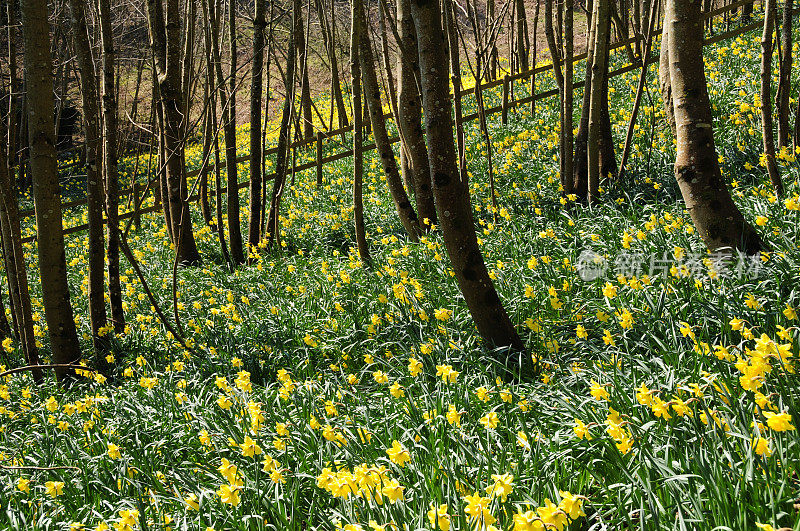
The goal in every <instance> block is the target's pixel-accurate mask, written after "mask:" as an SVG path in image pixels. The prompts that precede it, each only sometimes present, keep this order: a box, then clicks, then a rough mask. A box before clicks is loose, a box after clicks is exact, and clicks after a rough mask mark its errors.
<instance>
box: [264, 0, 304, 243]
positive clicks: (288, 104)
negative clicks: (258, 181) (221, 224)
mask: <svg viewBox="0 0 800 531" xmlns="http://www.w3.org/2000/svg"><path fill="white" fill-rule="evenodd" d="M293 9H294V10H298V9H300V0H294V1H293ZM296 21H297V17H296V16H293V17H292V26H294V24H295V23H296ZM295 35H296V32H295V31H294V28H292V31H291V32H290V33H289V50H288V52H287V54H286V57H287V60H286V72H285V73H284V78H283V85H284V87H286V98H285V99H284V100H283V113H282V114H281V128H280V132H279V134H278V147H277V149H278V153H277V155H276V156H275V180H274V181H273V183H272V196H271V199H270V206H269V214H268V215H267V237H268V242H269V244H270V245H272V244H274V243H278V244H279V243H280V226H279V223H278V222H279V220H280V205H281V197H282V195H283V188H284V185H285V183H286V168H287V160H286V157H287V155H288V153H287V150H288V148H289V140H290V136H291V128H292V123H291V118H292V107H293V105H292V102H293V101H294V85H295V84H294V75H295V59H296V56H297V47H296V46H295V40H294V39H295Z"/></svg>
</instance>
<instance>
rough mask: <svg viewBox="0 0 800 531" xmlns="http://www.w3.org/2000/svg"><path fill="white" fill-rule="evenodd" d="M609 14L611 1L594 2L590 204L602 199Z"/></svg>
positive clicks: (588, 163) (587, 152)
mask: <svg viewBox="0 0 800 531" xmlns="http://www.w3.org/2000/svg"><path fill="white" fill-rule="evenodd" d="M610 18H611V17H610V13H609V5H608V2H602V1H598V2H595V4H594V13H593V14H592V20H593V24H594V31H593V33H594V53H593V54H592V84H591V92H590V95H589V129H588V136H587V150H586V155H587V163H586V164H587V174H588V194H587V200H588V201H589V203H596V202H598V201H599V188H600V177H601V172H602V168H601V166H600V163H601V158H600V152H601V149H602V142H603V141H604V140H605V139H604V138H603V137H604V135H603V131H602V117H601V114H602V101H603V98H604V96H603V94H602V93H603V92H605V91H607V90H608V86H606V85H604V83H603V79H604V78H605V77H606V75H607V72H608V39H609V22H610Z"/></svg>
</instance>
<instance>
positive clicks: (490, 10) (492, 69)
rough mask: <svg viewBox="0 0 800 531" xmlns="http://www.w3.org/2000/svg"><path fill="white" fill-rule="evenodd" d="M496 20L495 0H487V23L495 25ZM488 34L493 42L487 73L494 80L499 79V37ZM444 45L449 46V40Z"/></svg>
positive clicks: (490, 43) (491, 43) (490, 48)
mask: <svg viewBox="0 0 800 531" xmlns="http://www.w3.org/2000/svg"><path fill="white" fill-rule="evenodd" d="M494 22H495V0H486V24H487V26H492V25H494ZM487 36H488V38H489V39H490V41H491V42H489V43H487V44H489V60H488V61H487V63H488V64H487V68H486V74H487V76H486V77H487V79H488V80H489V81H494V80H495V79H497V67H498V63H499V56H500V54H499V52H498V50H497V39H496V37H493V36H492V35H491V32H487ZM444 46H447V42H446V41H445V43H444ZM445 60H447V56H445Z"/></svg>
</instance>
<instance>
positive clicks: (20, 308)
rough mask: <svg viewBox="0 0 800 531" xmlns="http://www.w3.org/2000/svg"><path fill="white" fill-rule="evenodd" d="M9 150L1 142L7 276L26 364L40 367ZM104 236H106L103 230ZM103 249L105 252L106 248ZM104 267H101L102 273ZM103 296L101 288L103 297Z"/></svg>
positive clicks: (37, 376) (0, 210)
mask: <svg viewBox="0 0 800 531" xmlns="http://www.w3.org/2000/svg"><path fill="white" fill-rule="evenodd" d="M5 148H6V145H5V143H2V142H0V230H2V231H3V244H4V255H5V259H6V262H5V263H6V275H7V276H8V278H9V280H10V281H11V282H10V283H9V284H10V290H11V300H12V304H13V306H14V311H15V312H16V314H17V323H18V329H19V330H18V331H19V340H20V343H21V344H22V351H23V352H24V354H25V361H26V362H27V364H28V365H39V351H38V349H37V348H36V337H35V336H34V331H33V324H34V323H33V311H32V309H31V295H30V292H29V291H28V273H27V266H26V264H25V253H24V251H23V248H22V233H21V229H20V225H19V210H18V204H17V190H16V187H15V186H14V185H13V183H12V181H11V176H12V175H13V174H12V173H11V171H10V167H9V161H8V158H7V156H6V150H5ZM101 200H102V199H101ZM100 234H101V236H102V229H101V233H100ZM100 249H101V250H102V244H101V246H100ZM102 267H103V266H102V264H101V265H100V271H101V273H102V271H103V269H102ZM102 293H103V291H102V287H101V291H100V294H101V296H102ZM32 375H33V379H34V381H36V382H40V381H41V380H42V372H41V371H39V370H34V371H33V373H32Z"/></svg>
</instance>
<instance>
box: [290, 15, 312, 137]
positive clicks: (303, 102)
mask: <svg viewBox="0 0 800 531" xmlns="http://www.w3.org/2000/svg"><path fill="white" fill-rule="evenodd" d="M294 16H295V17H296V18H297V20H295V24H294V32H295V36H294V39H295V44H296V46H297V53H298V59H299V61H300V76H301V77H300V110H301V111H302V113H303V114H302V122H303V138H305V139H309V138H311V137H313V136H314V121H313V116H312V114H311V84H310V83H309V79H308V43H307V42H306V33H305V29H304V28H305V24H304V22H303V9H302V6H301V7H300V9H297V10H295V13H294Z"/></svg>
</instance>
